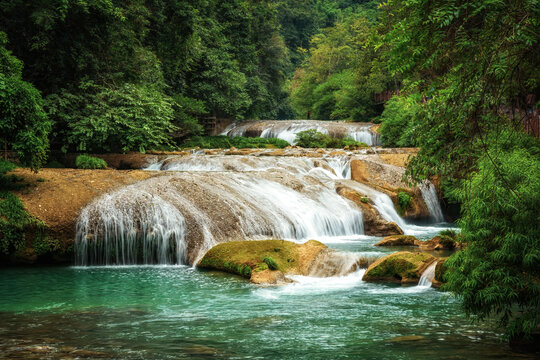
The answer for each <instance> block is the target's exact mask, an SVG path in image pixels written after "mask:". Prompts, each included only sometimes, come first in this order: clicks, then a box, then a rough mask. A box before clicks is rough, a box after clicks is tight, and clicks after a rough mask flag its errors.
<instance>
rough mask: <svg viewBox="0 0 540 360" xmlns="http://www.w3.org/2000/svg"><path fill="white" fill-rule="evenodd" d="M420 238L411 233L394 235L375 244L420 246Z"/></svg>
mask: <svg viewBox="0 0 540 360" xmlns="http://www.w3.org/2000/svg"><path fill="white" fill-rule="evenodd" d="M417 243H418V239H417V238H416V237H414V236H411V235H392V236H387V237H385V238H384V239H382V240H381V241H379V242H378V243H376V244H375V246H418V244H417Z"/></svg>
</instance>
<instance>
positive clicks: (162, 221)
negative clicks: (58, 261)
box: [75, 186, 186, 265]
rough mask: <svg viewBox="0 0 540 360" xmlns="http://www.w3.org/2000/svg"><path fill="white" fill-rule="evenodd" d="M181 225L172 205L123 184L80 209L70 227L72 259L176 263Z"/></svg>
mask: <svg viewBox="0 0 540 360" xmlns="http://www.w3.org/2000/svg"><path fill="white" fill-rule="evenodd" d="M185 228H186V223H185V220H184V217H183V216H182V214H181V213H180V212H179V211H178V210H177V209H176V208H175V207H174V206H172V205H171V204H169V203H167V202H166V201H164V200H163V199H162V198H160V197H159V196H156V195H154V194H151V193H148V192H146V191H144V190H141V189H139V188H137V187H135V186H128V187H126V188H124V189H122V190H119V191H117V192H116V193H113V194H106V195H104V196H102V197H101V198H100V199H98V200H97V201H94V202H93V203H92V204H90V205H89V206H87V207H86V208H84V209H83V211H82V213H81V214H80V216H79V219H78V222H77V230H76V241H75V244H76V254H77V264H78V265H88V264H99V265H128V264H138V263H142V264H182V263H184V262H185V251H186V247H185V242H184V240H185V239H184V238H185Z"/></svg>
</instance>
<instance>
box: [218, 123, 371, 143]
mask: <svg viewBox="0 0 540 360" xmlns="http://www.w3.org/2000/svg"><path fill="white" fill-rule="evenodd" d="M370 127H371V124H364V123H348V122H343V121H320V120H279V121H276V120H264V121H251V122H243V123H238V124H232V125H231V126H229V127H228V128H227V129H225V131H224V132H223V133H222V135H227V136H232V137H234V136H251V137H253V136H256V137H261V138H278V139H282V140H285V141H287V142H289V143H290V144H294V143H295V139H296V134H298V133H299V132H301V131H305V130H309V129H315V130H317V131H318V132H321V133H323V134H328V135H331V136H334V137H339V138H343V137H350V138H352V139H354V140H356V141H359V142H363V143H365V144H367V145H369V146H376V145H380V140H379V135H378V134H377V133H375V132H373V131H371V130H370Z"/></svg>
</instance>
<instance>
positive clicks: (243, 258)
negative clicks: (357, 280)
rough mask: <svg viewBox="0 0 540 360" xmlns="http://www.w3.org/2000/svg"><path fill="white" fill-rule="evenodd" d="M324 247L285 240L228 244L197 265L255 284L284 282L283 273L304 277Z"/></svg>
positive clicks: (218, 246)
mask: <svg viewBox="0 0 540 360" xmlns="http://www.w3.org/2000/svg"><path fill="white" fill-rule="evenodd" d="M324 249H326V245H324V244H322V243H320V242H318V241H315V240H310V241H308V242H306V243H304V244H296V243H293V242H291V241H285V240H253V241H230V242H226V243H222V244H219V245H216V246H214V247H213V248H212V249H210V250H209V251H208V252H207V253H206V254H205V255H204V257H203V258H202V259H201V261H199V263H198V264H197V266H198V267H200V268H204V269H213V270H220V271H224V272H228V273H231V274H236V275H240V276H242V277H245V278H248V279H250V280H251V281H252V282H254V283H258V284H261V283H264V284H276V283H281V282H286V279H285V278H284V275H285V274H291V275H306V274H307V272H308V270H309V267H310V265H311V263H312V262H313V261H314V260H315V258H316V257H317V255H318V254H319V253H320V252H321V251H322V250H324Z"/></svg>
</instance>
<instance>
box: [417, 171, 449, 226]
mask: <svg viewBox="0 0 540 360" xmlns="http://www.w3.org/2000/svg"><path fill="white" fill-rule="evenodd" d="M418 187H419V188H420V191H421V192H422V198H423V199H424V202H425V203H426V206H427V208H428V210H429V214H430V216H431V217H432V218H433V220H434V221H435V222H439V223H440V222H443V221H444V216H443V213H442V209H441V204H440V203H439V197H438V196H437V190H436V189H435V186H434V185H433V184H432V183H431V181H427V180H426V181H424V182H422V183H421V184H420V185H419V186H418Z"/></svg>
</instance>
